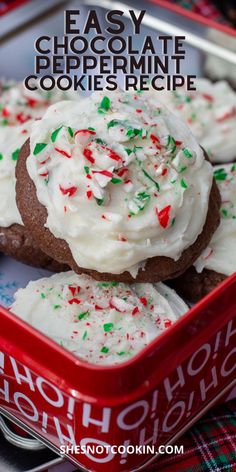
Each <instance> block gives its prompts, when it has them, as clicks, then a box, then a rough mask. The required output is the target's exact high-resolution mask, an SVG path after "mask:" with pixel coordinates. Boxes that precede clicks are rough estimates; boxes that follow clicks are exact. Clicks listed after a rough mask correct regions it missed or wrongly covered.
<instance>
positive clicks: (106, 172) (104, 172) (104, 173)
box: [92, 170, 113, 178]
mask: <svg viewBox="0 0 236 472" xmlns="http://www.w3.org/2000/svg"><path fill="white" fill-rule="evenodd" d="M92 173H93V174H101V175H105V176H106V177H110V178H112V177H113V174H112V172H110V171H109V170H92Z"/></svg>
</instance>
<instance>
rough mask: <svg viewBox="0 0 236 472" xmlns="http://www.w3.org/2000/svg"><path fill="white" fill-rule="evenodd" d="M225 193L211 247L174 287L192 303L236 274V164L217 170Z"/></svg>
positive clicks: (222, 195) (215, 174)
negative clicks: (218, 224)
mask: <svg viewBox="0 0 236 472" xmlns="http://www.w3.org/2000/svg"><path fill="white" fill-rule="evenodd" d="M214 176H215V180H216V182H217V185H218V187H219V190H220V194H221V199H222V203H221V209H220V212H221V222H220V226H219V227H218V228H217V230H216V232H215V233H214V235H213V237H212V240H211V241H210V243H209V246H208V247H207V248H206V249H205V250H204V251H203V253H202V254H201V256H200V257H199V258H198V259H197V261H196V262H195V263H194V266H193V267H191V268H190V269H188V271H187V272H186V273H185V274H183V275H182V276H181V277H180V278H179V279H176V280H175V281H174V282H173V285H174V286H175V287H176V288H177V289H178V290H179V291H180V292H181V293H182V294H183V295H184V296H185V297H187V298H188V299H189V300H191V301H197V300H199V299H200V298H202V297H203V296H204V295H207V294H208V293H209V292H210V291H211V290H213V289H214V288H215V287H216V286H217V285H218V284H219V283H220V282H222V281H223V280H224V279H225V278H226V277H227V276H229V275H231V274H233V273H234V272H236V164H226V165H224V166H215V167H214Z"/></svg>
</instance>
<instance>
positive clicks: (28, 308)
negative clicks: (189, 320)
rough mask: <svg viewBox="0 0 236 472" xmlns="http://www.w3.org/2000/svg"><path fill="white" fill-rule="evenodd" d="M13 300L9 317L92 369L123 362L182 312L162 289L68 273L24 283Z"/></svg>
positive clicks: (173, 297) (176, 300)
mask: <svg viewBox="0 0 236 472" xmlns="http://www.w3.org/2000/svg"><path fill="white" fill-rule="evenodd" d="M78 287H79V290H78ZM72 292H73V294H74V295H76V294H77V293H78V292H79V299H80V302H79V303H77V297H75V298H71V295H72ZM145 295H146V298H145ZM15 300H16V301H15V303H14V304H13V306H12V308H11V310H12V312H13V313H16V314H19V316H21V317H23V318H24V319H25V320H27V321H29V320H30V322H31V323H32V324H33V325H34V326H35V327H36V328H38V329H40V330H41V331H43V332H44V333H45V334H47V335H48V336H50V337H52V338H53V339H54V340H55V341H57V342H58V343H59V344H61V345H62V346H63V347H65V348H68V349H69V350H71V351H72V352H73V353H75V354H76V355H77V356H79V357H80V358H82V359H84V360H86V361H88V362H91V363H95V364H117V363H120V362H125V361H126V360H129V359H130V358H131V357H132V356H134V355H135V354H136V353H137V352H139V351H140V350H141V349H143V348H144V347H145V346H147V344H148V343H150V341H152V340H153V339H154V338H155V337H157V336H158V335H159V334H161V333H162V332H163V331H164V330H165V329H169V328H170V327H171V326H172V324H173V323H174V321H175V320H176V319H177V317H178V316H179V315H180V314H182V313H184V312H185V311H186V310H187V307H186V306H185V304H184V303H183V302H182V301H181V300H180V299H179V297H178V296H177V295H176V294H175V292H173V291H172V290H171V289H169V288H168V287H165V286H164V285H163V284H158V285H157V287H154V286H152V285H151V284H136V285H131V286H130V285H125V284H118V283H114V284H113V283H112V282H111V283H99V282H96V281H94V280H93V279H92V278H91V277H89V276H85V275H80V276H79V275H76V274H75V273H73V272H72V271H70V272H66V273H62V274H56V275H54V276H52V277H49V278H44V279H41V280H38V281H35V282H30V283H29V285H28V286H27V287H26V288H25V289H21V290H19V291H18V292H17V293H16V296H15ZM168 300H170V301H172V305H170V304H169V301H168ZM171 306H175V307H176V309H173V308H171ZM177 307H178V309H177Z"/></svg>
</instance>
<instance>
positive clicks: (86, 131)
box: [75, 129, 96, 136]
mask: <svg viewBox="0 0 236 472" xmlns="http://www.w3.org/2000/svg"><path fill="white" fill-rule="evenodd" d="M78 134H81V135H90V136H93V135H94V134H96V132H95V131H92V130H91V129H79V130H78V131H76V132H75V136H77V135H78Z"/></svg>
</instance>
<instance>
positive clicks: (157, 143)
mask: <svg viewBox="0 0 236 472" xmlns="http://www.w3.org/2000/svg"><path fill="white" fill-rule="evenodd" d="M150 138H151V140H152V142H153V144H155V146H156V148H157V149H161V145H160V140H159V138H158V137H157V136H156V135H155V134H150Z"/></svg>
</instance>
